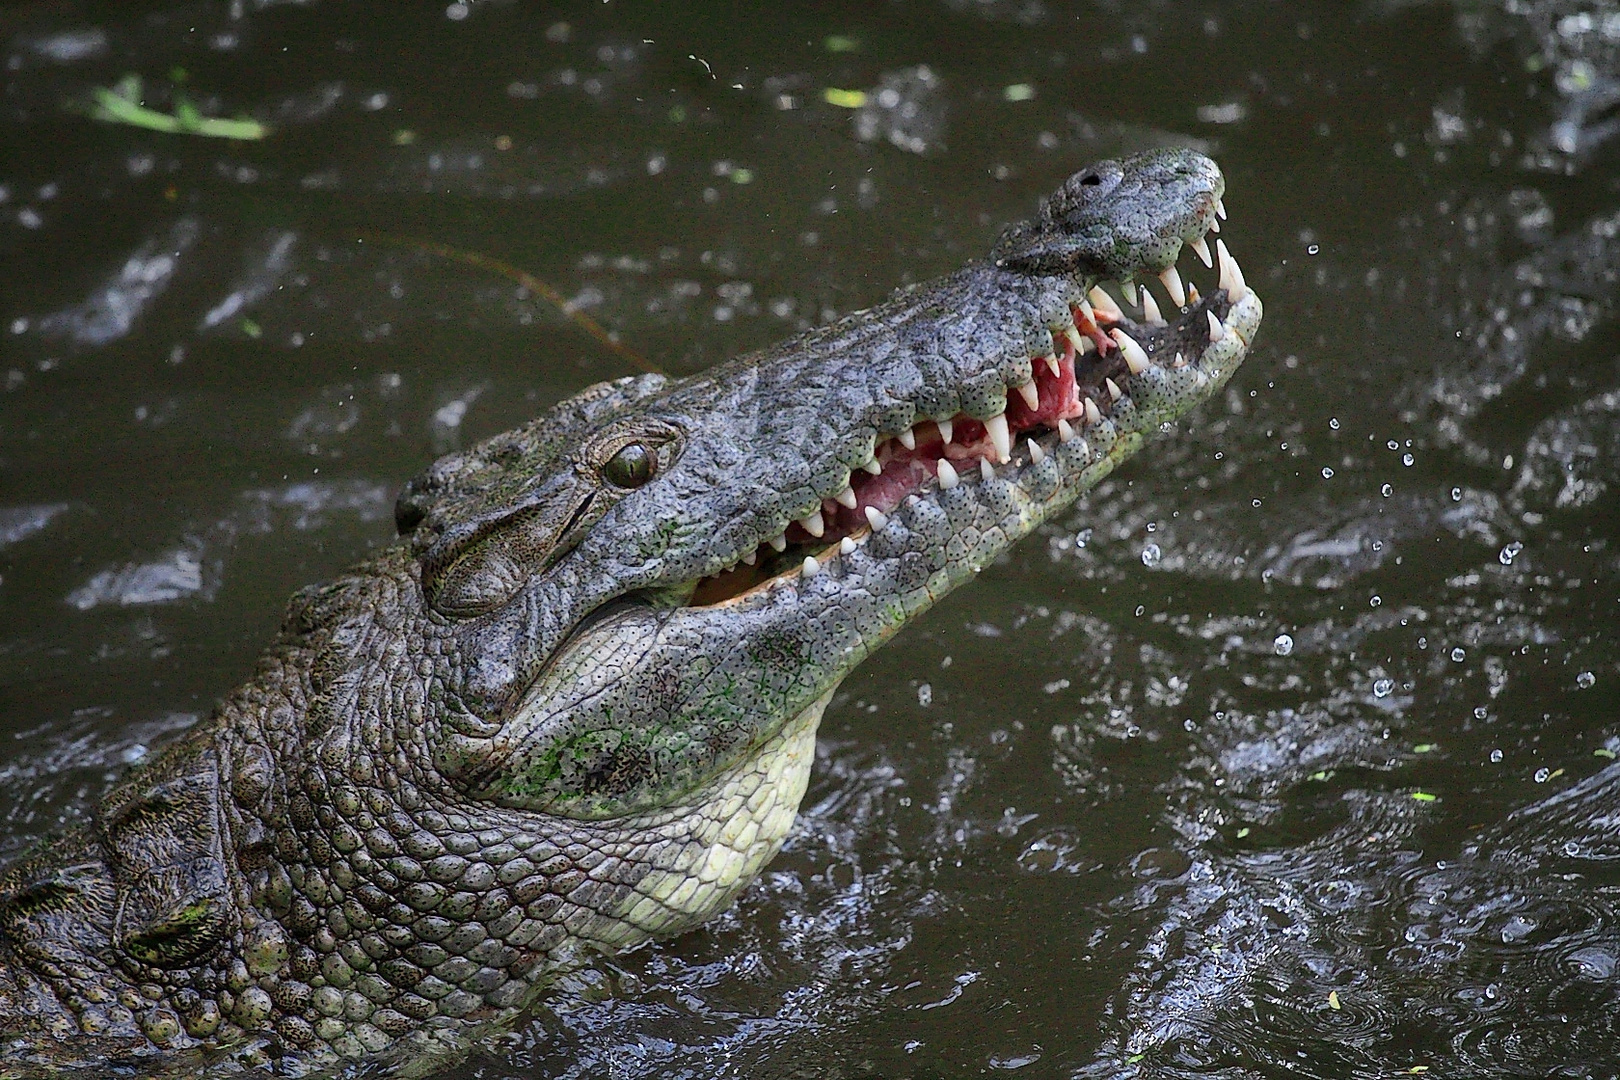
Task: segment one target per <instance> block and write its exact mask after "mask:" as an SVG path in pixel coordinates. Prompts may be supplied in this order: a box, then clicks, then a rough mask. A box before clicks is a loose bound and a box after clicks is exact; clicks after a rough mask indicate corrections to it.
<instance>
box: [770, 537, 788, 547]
mask: <svg viewBox="0 0 1620 1080" xmlns="http://www.w3.org/2000/svg"><path fill="white" fill-rule="evenodd" d="M771 550H772V551H786V550H787V533H778V534H777V535H775V536H773V537H771Z"/></svg>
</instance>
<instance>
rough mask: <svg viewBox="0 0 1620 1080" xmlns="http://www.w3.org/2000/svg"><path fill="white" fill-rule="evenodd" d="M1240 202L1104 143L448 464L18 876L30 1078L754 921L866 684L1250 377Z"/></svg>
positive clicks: (1187, 167) (1252, 328)
mask: <svg viewBox="0 0 1620 1080" xmlns="http://www.w3.org/2000/svg"><path fill="white" fill-rule="evenodd" d="M1224 190H1225V180H1224V178H1223V177H1222V175H1221V173H1220V171H1219V169H1217V168H1216V166H1215V164H1214V163H1213V162H1211V161H1210V160H1209V159H1208V158H1206V157H1204V156H1203V155H1201V154H1198V153H1196V152H1193V151H1190V150H1181V149H1172V150H1155V151H1149V152H1146V153H1142V154H1138V155H1134V156H1129V157H1125V158H1122V159H1119V160H1113V161H1105V162H1101V163H1099V164H1096V165H1093V166H1091V167H1089V168H1087V169H1085V170H1083V171H1081V172H1079V173H1077V174H1075V175H1074V176H1072V177H1070V178H1069V179H1068V180H1067V181H1066V182H1065V183H1064V184H1063V185H1062V187H1061V188H1060V189H1059V190H1058V191H1057V192H1056V193H1055V194H1053V195H1051V196H1050V197H1048V198H1047V199H1045V200H1043V201H1042V203H1041V204H1040V207H1039V210H1038V213H1037V215H1036V216H1035V217H1034V218H1033V219H1032V220H1029V221H1026V222H1023V223H1020V224H1015V225H1013V226H1010V227H1008V228H1007V229H1006V230H1004V231H1003V233H1002V234H1001V236H1000V238H999V239H998V240H997V241H996V243H995V244H994V246H993V248H992V250H991V252H990V254H989V256H988V257H987V258H982V259H978V260H975V261H972V262H970V263H968V264H967V265H966V266H964V267H963V268H962V269H960V270H958V271H956V272H955V273H952V274H950V275H948V276H946V277H943V278H940V279H937V280H934V281H931V282H927V283H924V284H921V285H916V286H912V287H908V288H905V289H902V290H900V291H898V292H897V293H895V294H894V295H893V296H892V297H891V298H890V299H888V300H886V301H884V302H882V303H880V304H878V305H877V306H875V307H873V308H870V309H868V310H865V311H861V312H857V313H854V314H852V315H849V316H847V317H845V318H843V319H841V320H839V321H836V322H834V323H831V324H830V325H826V326H823V327H820V328H818V329H813V330H811V331H809V332H807V333H804V334H802V335H801V336H799V337H797V338H794V339H792V340H790V341H787V342H785V343H783V344H780V345H777V346H774V347H771V348H766V349H763V350H761V351H758V352H755V353H751V354H748V355H745V356H742V357H739V358H736V359H733V360H731V361H729V362H725V363H722V364H721V365H719V366H717V367H715V368H713V369H710V370H708V371H706V372H702V373H699V374H696V375H693V376H690V377H687V378H681V379H667V378H665V377H662V376H659V375H650V374H649V375H640V376H633V377H627V378H622V379H618V380H616V381H610V382H604V383H600V384H597V385H595V386H592V387H590V388H588V389H586V390H583V391H581V392H580V393H578V394H576V395H575V396H573V397H571V398H568V399H567V400H564V401H563V402H561V403H560V404H558V405H556V406H555V407H554V408H552V409H551V410H550V411H549V412H547V413H546V414H544V415H543V416H541V417H540V418H538V419H536V420H534V421H532V422H531V423H529V424H527V425H525V426H522V427H519V428H517V429H516V430H513V431H510V432H507V433H505V434H501V435H497V436H495V437H493V438H490V439H488V440H486V441H484V442H482V443H479V444H478V445H476V446H473V447H471V448H470V449H467V450H464V451H462V452H458V453H452V454H450V455H448V456H446V457H443V458H441V459H439V460H438V461H436V462H435V463H433V464H432V465H431V466H430V467H429V468H428V469H427V471H426V472H425V473H423V474H422V475H420V476H418V477H417V478H416V479H414V480H412V481H410V482H409V483H408V484H407V485H406V486H405V488H404V490H403V492H402V494H401V495H400V497H399V500H398V503H397V505H396V511H395V517H396V522H397V526H398V532H399V538H398V540H397V541H396V542H395V543H394V544H392V545H391V546H389V547H387V548H385V549H383V550H381V551H380V552H379V553H377V554H375V555H374V556H373V557H371V558H369V559H367V560H366V561H364V562H362V563H360V564H359V565H357V566H355V567H353V568H352V569H350V570H348V571H347V572H345V573H343V574H342V575H341V576H339V577H338V578H337V580H335V581H333V582H331V583H328V584H322V585H317V586H313V587H309V588H306V589H303V590H301V591H300V592H298V593H297V594H295V595H294V597H293V598H292V600H291V601H290V602H289V605H288V609H287V612H286V615H285V618H284V621H283V623H282V626H281V629H280V630H279V632H278V635H277V637H276V639H275V640H274V642H273V643H272V645H271V646H270V647H269V649H268V650H267V652H266V653H265V654H264V656H263V657H262V659H261V660H260V661H259V663H258V666H257V668H256V670H255V671H254V673H253V674H252V676H251V677H250V678H249V680H248V681H247V682H246V683H245V684H244V685H242V686H241V687H240V688H238V689H237V690H236V691H234V692H233V693H231V694H230V695H229V696H228V697H226V698H224V699H223V700H222V701H221V703H220V704H219V705H218V706H217V708H216V709H215V710H214V712H213V714H212V715H211V717H210V718H209V719H208V720H206V721H205V722H202V723H199V724H197V725H195V726H194V727H193V728H192V729H190V730H189V731H188V732H187V733H185V734H184V735H182V736H181V737H180V738H179V739H178V740H177V741H176V742H175V743H174V744H173V745H171V746H169V747H167V748H166V749H165V750H164V751H163V752H162V753H160V754H156V755H153V757H152V759H150V760H149V762H148V763H145V764H142V765H140V766H138V767H136V768H134V769H132V770H131V771H130V772H129V774H128V775H127V776H126V777H124V778H123V779H122V780H121V781H120V782H119V783H118V784H117V785H116V786H115V787H114V788H113V789H112V790H111V791H110V792H109V793H108V794H107V795H106V796H105V797H104V798H103V799H102V800H101V801H100V802H99V804H98V805H96V806H95V807H94V808H93V811H92V812H91V813H90V814H89V815H88V820H87V823H86V824H84V825H82V826H81V827H79V828H77V829H76V830H74V831H71V832H69V833H68V834H67V835H64V836H61V837H58V838H56V839H54V840H52V841H50V842H49V843H47V844H43V845H41V846H39V847H37V848H36V849H34V850H32V851H30V852H29V853H27V854H26V855H24V856H23V857H21V858H20V859H19V860H18V861H17V862H15V864H13V865H12V866H10V867H9V868H8V869H7V870H6V871H5V873H4V875H3V876H0V1075H18V1076H21V1075H29V1074H30V1071H31V1070H33V1071H39V1070H46V1071H51V1070H57V1069H61V1068H64V1067H79V1066H92V1065H106V1064H108V1063H114V1064H118V1063H123V1064H130V1063H133V1064H134V1065H135V1067H138V1068H140V1069H141V1070H142V1071H144V1072H148V1073H150V1072H174V1071H175V1070H181V1069H183V1068H198V1067H201V1066H198V1065H197V1063H198V1062H203V1063H206V1067H208V1068H209V1069H218V1068H221V1067H223V1066H225V1065H231V1066H235V1067H249V1066H254V1065H262V1064H265V1063H271V1062H273V1063H275V1064H276V1066H277V1068H280V1069H283V1070H286V1071H296V1070H297V1069H302V1068H317V1069H319V1068H326V1067H339V1066H341V1065H342V1064H343V1063H344V1062H347V1061H354V1060H362V1059H364V1060H369V1061H373V1062H377V1063H380V1065H381V1067H397V1068H400V1069H403V1070H409V1069H412V1068H419V1067H421V1066H422V1063H423V1062H431V1061H442V1060H444V1055H452V1054H456V1053H458V1052H461V1051H462V1050H463V1049H464V1048H465V1047H467V1046H468V1045H470V1042H471V1040H474V1039H476V1038H477V1037H478V1035H479V1033H480V1032H484V1031H487V1030H489V1029H491V1028H494V1027H498V1026H499V1025H504V1024H509V1023H510V1022H512V1021H513V1020H514V1019H515V1018H516V1016H517V1015H518V1014H519V1013H520V1012H521V1010H523V1009H524V1008H525V1007H526V1005H528V1004H529V1003H530V1002H532V1001H533V1000H534V999H535V998H536V997H537V996H538V995H539V993H540V992H541V991H542V990H543V988H544V986H545V985H546V984H547V982H548V980H552V979H554V978H555V977H556V976H557V974H558V973H559V972H562V971H565V970H567V969H568V968H569V967H570V966H571V965H577V964H579V963H581V962H583V960H584V959H585V958H586V957H587V956H588V955H589V954H590V953H591V952H592V951H598V952H613V951H616V950H622V949H626V948H629V947H632V946H635V945H637V944H639V943H641V942H645V941H647V940H649V939H653V938H662V937H667V936H670V935H675V934H679V933H682V932H683V931H686V930H689V929H691V928H693V927H696V926H698V925H699V924H701V923H702V922H703V921H704V920H705V919H708V918H709V917H711V916H712V915H714V914H716V913H717V912H719V911H721V910H723V909H724V908H726V907H727V906H728V905H729V904H731V903H732V901H733V900H734V899H735V898H736V897H737V895H738V894H739V892H740V891H741V890H743V889H744V888H745V887H746V886H747V885H748V884H749V883H750V882H751V881H753V880H754V878H755V877H756V876H757V875H758V874H759V873H760V871H761V868H762V867H764V866H765V864H766V863H767V862H768V861H769V860H770V859H771V858H772V857H773V856H774V855H775V854H776V852H777V851H778V849H779V848H780V847H781V845H782V843H783V841H784V839H785V838H786V836H787V834H788V832H789V829H790V827H791V825H792V823H793V821H794V818H795V815H796V813H797V809H798V804H799V801H800V798H801V796H802V795H803V794H804V791H805V787H806V783H807V779H808V775H809V771H810V765H811V762H812V760H813V757H814V743H815V733H816V727H817V724H818V722H819V720H820V718H821V715H822V711H823V710H824V709H825V708H826V707H827V704H828V701H829V700H830V698H831V697H832V695H833V693H834V691H835V689H836V688H837V687H838V685H839V682H840V680H842V679H843V678H844V677H845V676H846V675H847V674H848V673H849V672H850V671H851V670H852V669H853V668H854V667H855V666H856V665H857V664H859V663H860V662H861V661H862V659H863V658H864V657H866V656H867V654H869V653H871V652H872V651H873V650H874V649H876V648H878V647H879V646H880V645H882V644H883V643H884V642H886V641H888V640H889V639H890V638H892V637H893V636H894V635H895V634H896V633H897V632H899V631H900V630H901V628H903V627H905V626H906V625H907V624H908V623H910V622H911V621H912V620H914V619H915V618H916V617H917V616H919V615H920V614H922V613H923V612H925V611H926V610H928V609H929V608H930V607H931V606H932V605H933V604H935V603H936V602H937V601H939V600H940V598H941V597H943V596H944V595H946V594H947V593H948V592H950V591H951V590H952V589H954V588H956V587H957V586H958V585H961V584H964V583H965V582H967V581H970V580H972V578H973V577H974V575H975V574H976V573H978V572H979V571H980V570H982V569H984V568H985V567H986V566H988V565H989V564H990V563H992V562H993V561H994V560H995V559H996V558H997V557H998V555H1000V554H1001V553H1002V552H1004V551H1005V550H1007V548H1008V547H1009V546H1010V545H1012V544H1013V543H1015V542H1016V541H1017V540H1018V539H1019V538H1021V537H1023V536H1026V535H1028V534H1029V533H1030V532H1031V531H1033V530H1035V529H1036V528H1038V527H1039V526H1040V525H1041V523H1042V522H1044V521H1046V520H1047V519H1048V518H1050V517H1051V516H1052V515H1054V514H1056V513H1059V512H1060V511H1063V510H1065V509H1066V508H1067V507H1069V506H1070V505H1071V504H1073V503H1074V501H1075V500H1076V498H1077V497H1078V496H1079V495H1080V494H1081V493H1083V492H1085V491H1087V490H1088V489H1090V488H1091V487H1093V486H1094V485H1095V484H1096V483H1097V482H1098V480H1099V479H1100V478H1102V477H1103V476H1105V475H1106V474H1108V473H1109V472H1110V471H1111V470H1112V469H1113V468H1114V467H1115V466H1116V465H1118V464H1119V463H1120V462H1121V461H1122V460H1124V459H1125V458H1126V457H1128V456H1129V455H1131V454H1132V453H1133V452H1135V451H1136V450H1137V449H1138V448H1139V447H1140V446H1141V445H1142V444H1143V443H1144V441H1145V440H1147V439H1149V438H1151V437H1153V436H1155V435H1157V434H1159V433H1160V432H1161V431H1164V430H1167V429H1169V428H1170V427H1171V422H1172V421H1174V420H1175V419H1176V418H1178V417H1179V416H1181V415H1182V414H1184V413H1185V412H1186V411H1187V410H1189V409H1190V408H1192V407H1193V406H1194V405H1195V404H1197V403H1199V402H1200V401H1202V400H1204V399H1206V398H1208V397H1209V396H1210V395H1211V394H1213V393H1214V392H1215V391H1216V390H1217V389H1218V388H1219V387H1221V386H1222V385H1224V384H1225V382H1226V381H1227V380H1228V379H1229V378H1230V377H1231V375H1232V373H1233V371H1234V370H1235V369H1236V368H1237V367H1238V365H1239V364H1240V363H1241V362H1242V361H1243V359H1244V357H1245V355H1246V354H1247V352H1248V349H1249V344H1250V342H1251V341H1252V340H1253V338H1254V335H1255V333H1256V331H1257V329H1258V328H1259V324H1260V319H1261V304H1260V300H1259V298H1258V297H1257V296H1256V295H1255V293H1254V292H1253V290H1252V289H1250V288H1249V286H1248V284H1247V283H1246V282H1245V280H1244V278H1243V273H1242V270H1241V269H1240V268H1239V266H1238V264H1237V262H1236V261H1235V260H1234V259H1233V258H1232V257H1231V254H1230V252H1229V251H1227V250H1226V246H1225V244H1224V242H1223V241H1222V239H1221V238H1219V237H1213V236H1212V234H1214V233H1217V232H1219V231H1220V222H1221V219H1222V218H1224V217H1225V208H1224V205H1223V198H1222V197H1223V194H1224ZM1210 239H1214V241H1215V243H1214V250H1213V251H1212V250H1211V246H1210V243H1209V241H1210ZM1185 249H1191V250H1192V251H1194V252H1195V253H1196V254H1197V256H1198V257H1199V259H1200V260H1201V261H1202V262H1203V263H1204V265H1205V267H1206V268H1210V269H1214V268H1215V265H1216V263H1217V262H1218V282H1217V281H1211V282H1209V283H1208V285H1209V291H1208V294H1207V295H1201V294H1200V293H1199V291H1198V289H1197V288H1196V285H1190V284H1189V283H1185V282H1184V280H1183V278H1182V276H1181V273H1180V271H1179V270H1178V268H1177V263H1178V259H1179V258H1180V257H1181V255H1182V253H1183V251H1184V250H1185ZM1189 269H1190V270H1192V271H1193V272H1194V273H1195V274H1196V273H1197V272H1198V271H1197V270H1196V267H1192V266H1189ZM1150 278H1157V279H1158V281H1159V282H1160V283H1162V284H1161V286H1160V287H1161V288H1162V290H1163V294H1164V296H1165V298H1166V302H1167V304H1168V305H1169V306H1170V308H1171V314H1172V316H1173V318H1166V316H1165V314H1164V308H1162V307H1161V304H1160V302H1159V300H1158V297H1157V296H1156V295H1155V292H1153V291H1149V289H1148V288H1147V287H1146V285H1145V282H1146V281H1147V280H1149V279H1150ZM1138 279H1140V280H1138ZM1105 281H1111V282H1115V283H1120V284H1121V285H1122V286H1123V287H1124V288H1126V290H1127V291H1126V292H1125V294H1124V295H1125V296H1126V297H1128V300H1127V302H1125V303H1121V302H1119V301H1117V300H1116V299H1115V298H1114V296H1113V295H1112V294H1110V293H1108V292H1105V291H1103V290H1102V288H1101V287H1100V286H1101V283H1103V282H1105ZM1138 286H1140V292H1137V291H1136V289H1137V287H1138ZM187 1063H189V1064H187ZM176 1074H177V1075H178V1072H176Z"/></svg>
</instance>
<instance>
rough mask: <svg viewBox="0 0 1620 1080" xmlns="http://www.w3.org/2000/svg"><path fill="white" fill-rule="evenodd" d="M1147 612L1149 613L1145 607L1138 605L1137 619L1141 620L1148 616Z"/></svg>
mask: <svg viewBox="0 0 1620 1080" xmlns="http://www.w3.org/2000/svg"><path fill="white" fill-rule="evenodd" d="M1146 612H1147V608H1145V607H1143V606H1142V605H1141V604H1137V605H1136V617H1137V618H1138V619H1140V618H1141V617H1142V616H1143V615H1144V614H1146Z"/></svg>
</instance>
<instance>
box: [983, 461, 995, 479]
mask: <svg viewBox="0 0 1620 1080" xmlns="http://www.w3.org/2000/svg"><path fill="white" fill-rule="evenodd" d="M995 478H996V470H994V469H992V468H991V467H990V462H989V461H988V460H987V459H985V458H980V459H979V479H980V480H983V481H984V482H985V483H989V482H990V481H992V480H994V479H995Z"/></svg>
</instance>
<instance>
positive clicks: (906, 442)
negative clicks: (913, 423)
mask: <svg viewBox="0 0 1620 1080" xmlns="http://www.w3.org/2000/svg"><path fill="white" fill-rule="evenodd" d="M895 437H896V438H898V439H899V440H900V445H901V446H903V447H905V448H906V449H907V450H915V449H917V436H916V433H915V432H913V431H912V430H911V429H910V428H906V430H904V431H902V432H901V433H900V434H899V435H897V436H895Z"/></svg>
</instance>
